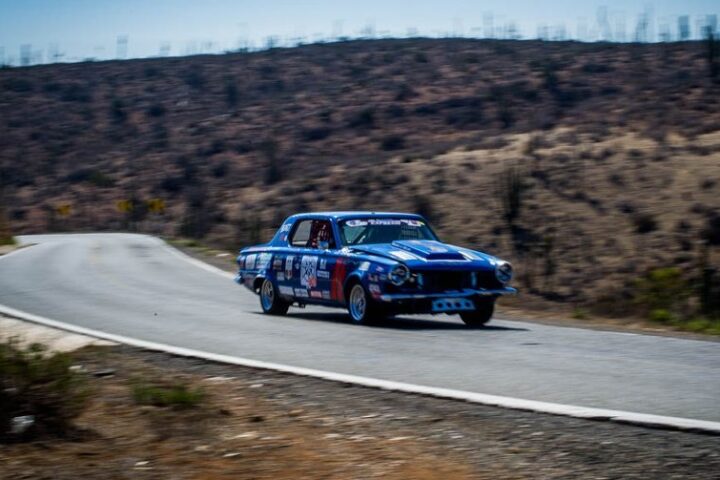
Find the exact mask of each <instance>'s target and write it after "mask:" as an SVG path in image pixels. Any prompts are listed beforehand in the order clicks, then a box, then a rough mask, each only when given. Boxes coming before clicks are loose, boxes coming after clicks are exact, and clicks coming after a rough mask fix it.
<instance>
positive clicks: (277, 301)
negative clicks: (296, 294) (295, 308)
mask: <svg viewBox="0 0 720 480" xmlns="http://www.w3.org/2000/svg"><path fill="white" fill-rule="evenodd" d="M260 307H262V310H263V313H267V314H268V315H285V314H286V313H287V311H288V308H290V303H289V302H286V301H285V300H283V299H282V298H280V295H278V293H277V289H276V288H275V284H274V283H273V282H272V281H270V280H268V279H267V278H266V279H265V280H263V283H262V285H261V286H260Z"/></svg>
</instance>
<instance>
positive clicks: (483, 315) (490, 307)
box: [460, 298, 495, 327]
mask: <svg viewBox="0 0 720 480" xmlns="http://www.w3.org/2000/svg"><path fill="white" fill-rule="evenodd" d="M474 303H475V310H473V311H471V312H460V318H462V321H463V322H465V325H467V326H468V327H482V326H483V325H485V324H486V323H488V322H489V321H490V319H491V318H492V316H493V312H494V311H495V299H494V298H493V299H475V301H474Z"/></svg>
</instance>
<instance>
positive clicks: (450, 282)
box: [414, 271, 502, 293]
mask: <svg viewBox="0 0 720 480" xmlns="http://www.w3.org/2000/svg"><path fill="white" fill-rule="evenodd" d="M414 273H416V276H415V279H416V282H415V288H416V289H417V290H420V291H423V292H429V293H437V292H447V291H451V290H463V289H465V288H488V289H491V288H500V287H502V285H501V284H500V282H499V281H498V280H497V278H495V272H493V271H489V272H475V284H474V285H473V280H472V276H473V272H453V271H425V272H414ZM420 276H422V280H420Z"/></svg>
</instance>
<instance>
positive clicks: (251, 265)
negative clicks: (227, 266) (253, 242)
mask: <svg viewBox="0 0 720 480" xmlns="http://www.w3.org/2000/svg"><path fill="white" fill-rule="evenodd" d="M255 257H256V255H255V254H254V253H251V254H250V255H248V256H247V257H245V270H255Z"/></svg>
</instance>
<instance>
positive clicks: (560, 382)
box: [0, 234, 720, 421]
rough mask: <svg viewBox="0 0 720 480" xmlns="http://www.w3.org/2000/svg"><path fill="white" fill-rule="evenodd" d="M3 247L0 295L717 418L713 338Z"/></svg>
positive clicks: (125, 320) (51, 311)
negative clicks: (373, 319) (279, 303)
mask: <svg viewBox="0 0 720 480" xmlns="http://www.w3.org/2000/svg"><path fill="white" fill-rule="evenodd" d="M21 241H22V242H24V243H35V244H36V245H35V246H32V247H30V248H26V249H23V250H20V251H18V252H16V253H14V254H12V255H9V256H6V257H0V304H2V305H6V306H8V307H12V308H15V309H18V310H23V311H26V312H29V313H33V314H35V315H41V316H44V317H48V318H52V319H55V320H60V321H63V322H67V323H72V324H75V325H79V326H83V327H87V328H92V329H95V330H102V331H105V332H108V333H113V334H117V335H124V336H128V337H134V338H139V339H142V340H147V341H153V342H159V343H165V344H169V345H173V346H179V347H185V348H192V349H196V350H203V351H209V352H213V353H219V354H226V355H233V356H238V357H244V358H250V359H254V360H262V361H267V362H274V363H281V364H289V365H294V366H299V367H306V368H313V369H319V370H330V371H334V372H339V373H347V374H354V375H361V376H365V377H374V378H379V379H385V380H394V381H400V382H407V383H413V384H419V385H426V386H434V387H444V388H452V389H458V390H466V391H473V392H482V393H487V394H495V395H503V396H512V397H518V398H524V399H530V400H539V401H546V402H555V403H563V404H572V405H581V406H586V407H598V408H608V409H617V410H627V411H632V412H641V413H651V414H658V415H668V416H676V417H686V418H694V419H700V420H712V421H720V404H718V399H720V343H717V342H705V341H697V340H687V339H677V338H668V337H659V336H649V335H637V334H628V333H616V332H603V331H595V330H584V329H577V328H567V327H554V326H546V325H538V324H533V323H524V322H511V321H505V320H498V319H495V320H493V322H492V323H491V325H490V327H489V328H486V329H481V330H467V329H465V328H464V326H463V325H462V324H461V323H460V322H459V321H458V320H456V319H455V318H454V317H447V316H444V317H410V318H406V319H399V320H394V321H391V322H390V323H387V324H385V325H383V326H379V327H361V326H355V325H351V324H349V323H347V321H346V318H345V315H344V313H343V312H342V311H340V310H330V309H324V308H307V309H304V310H301V309H296V308H293V309H291V311H290V314H289V315H288V316H287V317H268V316H264V315H262V314H259V310H260V309H259V304H258V301H257V298H256V297H255V296H253V295H252V294H250V293H249V292H248V291H246V290H245V289H244V288H241V287H240V286H238V285H236V284H234V283H233V282H232V281H231V280H230V279H229V278H226V277H225V276H221V275H217V274H216V273H212V272H210V271H207V270H204V269H201V268H198V267H197V266H196V265H192V264H190V263H188V262H186V261H184V260H183V259H182V256H181V255H178V254H177V252H175V251H174V250H172V249H170V248H168V247H167V246H166V245H165V244H164V243H163V242H161V241H160V240H158V239H157V238H153V237H148V236H142V235H130V234H85V235H39V236H25V237H21Z"/></svg>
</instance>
